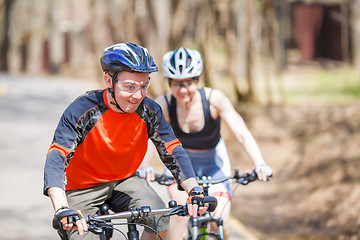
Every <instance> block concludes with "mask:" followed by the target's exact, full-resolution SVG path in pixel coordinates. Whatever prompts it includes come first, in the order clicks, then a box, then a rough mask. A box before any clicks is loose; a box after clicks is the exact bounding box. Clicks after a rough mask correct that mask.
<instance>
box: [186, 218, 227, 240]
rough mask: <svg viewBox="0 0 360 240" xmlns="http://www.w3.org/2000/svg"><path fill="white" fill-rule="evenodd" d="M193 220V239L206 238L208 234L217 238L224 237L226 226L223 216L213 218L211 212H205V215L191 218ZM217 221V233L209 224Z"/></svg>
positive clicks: (221, 239) (202, 239) (200, 239)
mask: <svg viewBox="0 0 360 240" xmlns="http://www.w3.org/2000/svg"><path fill="white" fill-rule="evenodd" d="M190 222H191V229H192V231H191V237H189V239H192V240H205V239H206V237H207V236H212V237H215V238H216V239H219V240H223V239H224V226H223V220H222V218H213V217H212V216H211V215H210V213H205V214H204V215H203V216H201V217H198V218H190ZM211 222H215V223H216V225H217V227H218V231H217V233H214V232H210V229H209V228H208V224H209V223H211Z"/></svg>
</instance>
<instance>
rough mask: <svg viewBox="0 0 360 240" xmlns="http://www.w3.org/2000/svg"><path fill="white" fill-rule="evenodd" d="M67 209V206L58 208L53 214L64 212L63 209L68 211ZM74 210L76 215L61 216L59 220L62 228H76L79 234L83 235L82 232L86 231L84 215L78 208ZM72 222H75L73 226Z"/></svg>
mask: <svg viewBox="0 0 360 240" xmlns="http://www.w3.org/2000/svg"><path fill="white" fill-rule="evenodd" d="M69 210H70V209H68V208H63V209H59V210H57V211H56V213H55V215H57V214H60V213H62V212H63V213H65V211H69ZM75 211H76V212H77V213H78V214H77V215H76V216H68V217H63V218H62V219H61V220H60V221H61V225H62V227H63V229H64V230H73V229H78V231H79V235H83V234H84V232H87V231H88V226H87V223H86V221H85V218H84V215H83V214H82V213H81V211H80V210H75ZM74 223H75V226H74Z"/></svg>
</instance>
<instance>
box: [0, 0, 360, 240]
mask: <svg viewBox="0 0 360 240" xmlns="http://www.w3.org/2000/svg"><path fill="white" fill-rule="evenodd" d="M118 42H134V43H137V44H140V45H142V46H144V47H146V48H148V49H149V52H150V54H151V55H152V56H153V57H154V59H155V62H156V64H157V65H158V67H159V70H160V72H159V73H153V74H151V78H152V81H151V86H150V90H149V96H150V97H156V96H158V95H161V94H164V93H165V92H167V91H168V90H169V89H168V87H167V84H166V82H165V80H164V78H163V77H162V56H163V54H164V53H165V52H167V51H170V50H173V49H175V48H178V47H180V46H183V47H187V48H192V49H197V50H198V51H199V52H200V53H201V54H202V57H203V61H204V72H203V78H202V80H201V82H200V84H202V85H203V86H209V87H213V88H217V89H220V90H222V91H224V92H225V93H226V95H227V96H228V97H229V98H230V99H231V101H232V102H233V103H234V105H235V107H236V109H237V110H238V111H239V113H240V114H241V115H242V117H243V118H244V119H245V121H246V123H247V125H248V127H249V128H250V130H251V132H252V133H253V135H254V136H255V138H256V140H257V141H258V144H259V146H260V148H261V150H262V152H263V155H264V157H265V159H266V161H267V163H268V164H269V165H270V166H272V167H273V169H274V177H273V179H272V180H271V181H270V182H269V183H254V184H251V185H249V186H246V187H240V188H239V189H238V190H236V192H235V194H234V199H233V216H234V217H235V218H236V219H238V220H239V221H240V222H241V223H242V224H244V226H246V228H247V229H248V230H249V231H250V232H252V237H253V238H256V239H360V230H359V226H360V218H359V214H360V201H359V199H360V185H359V180H360V177H359V176H360V175H359V170H360V150H359V144H360V101H359V99H360V45H359V42H360V0H308V1H305V0H304V1H295V0H181V1H180V0H96V1H95V0H0V152H1V153H2V154H1V155H0V156H1V157H0V178H1V181H0V188H1V189H2V190H3V191H4V192H3V193H2V194H1V195H2V197H1V198H0V203H1V204H0V238H1V239H57V238H56V233H54V231H53V230H52V229H51V228H50V220H51V217H52V207H51V204H50V201H49V200H48V199H47V198H46V197H44V196H42V174H43V173H42V170H43V165H44V160H45V155H46V152H47V148H48V146H49V144H50V142H51V139H52V134H53V131H54V129H55V127H56V124H57V122H58V119H59V117H60V115H61V113H62V112H63V110H64V109H65V107H66V106H67V105H68V104H69V103H70V102H71V101H72V100H73V99H74V98H76V97H77V96H78V95H79V94H81V93H83V92H84V91H86V90H87V89H91V88H103V87H104V85H103V83H102V72H101V68H100V64H99V58H100V56H101V53H102V51H103V49H104V48H105V47H107V46H110V45H112V44H114V43H118ZM222 130H223V137H224V138H225V141H226V143H227V145H228V147H229V154H230V157H231V161H232V164H233V167H234V168H238V169H242V170H244V169H246V168H252V167H253V166H252V165H251V163H250V161H249V160H248V159H247V157H246V155H245V154H244V152H243V151H242V149H240V148H239V147H238V145H237V144H236V142H235V139H234V138H233V136H232V135H231V134H230V132H229V130H228V129H227V126H223V129H222ZM158 164H159V168H161V167H160V163H158ZM24 214H25V215H24Z"/></svg>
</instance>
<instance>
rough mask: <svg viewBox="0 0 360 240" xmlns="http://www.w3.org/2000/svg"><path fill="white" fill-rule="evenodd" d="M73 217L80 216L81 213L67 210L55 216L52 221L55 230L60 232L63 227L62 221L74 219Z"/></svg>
mask: <svg viewBox="0 0 360 240" xmlns="http://www.w3.org/2000/svg"><path fill="white" fill-rule="evenodd" d="M73 216H79V213H78V212H77V211H75V210H74V209H69V210H65V211H62V212H60V213H58V214H55V215H54V218H53V221H52V226H53V228H54V229H56V230H58V229H59V228H60V226H61V223H60V221H61V219H63V218H64V217H73Z"/></svg>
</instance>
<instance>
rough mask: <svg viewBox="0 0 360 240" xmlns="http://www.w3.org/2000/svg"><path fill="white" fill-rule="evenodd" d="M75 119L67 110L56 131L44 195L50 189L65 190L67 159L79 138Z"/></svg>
mask: <svg viewBox="0 0 360 240" xmlns="http://www.w3.org/2000/svg"><path fill="white" fill-rule="evenodd" d="M74 121H76V120H74V117H72V116H71V114H70V111H69V108H68V109H67V110H65V112H64V113H63V115H62V117H61V118H60V121H59V124H58V126H57V128H56V130H55V133H54V138H53V141H52V144H51V145H50V148H49V150H48V152H47V155H46V161H45V168H44V189H43V190H44V194H45V195H47V189H48V188H50V187H59V188H62V189H65V187H66V175H65V169H66V164H67V161H66V159H67V158H68V157H69V154H71V148H72V145H73V143H74V141H75V138H76V136H77V134H76V129H75V123H76V122H75V123H73V122H74Z"/></svg>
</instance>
